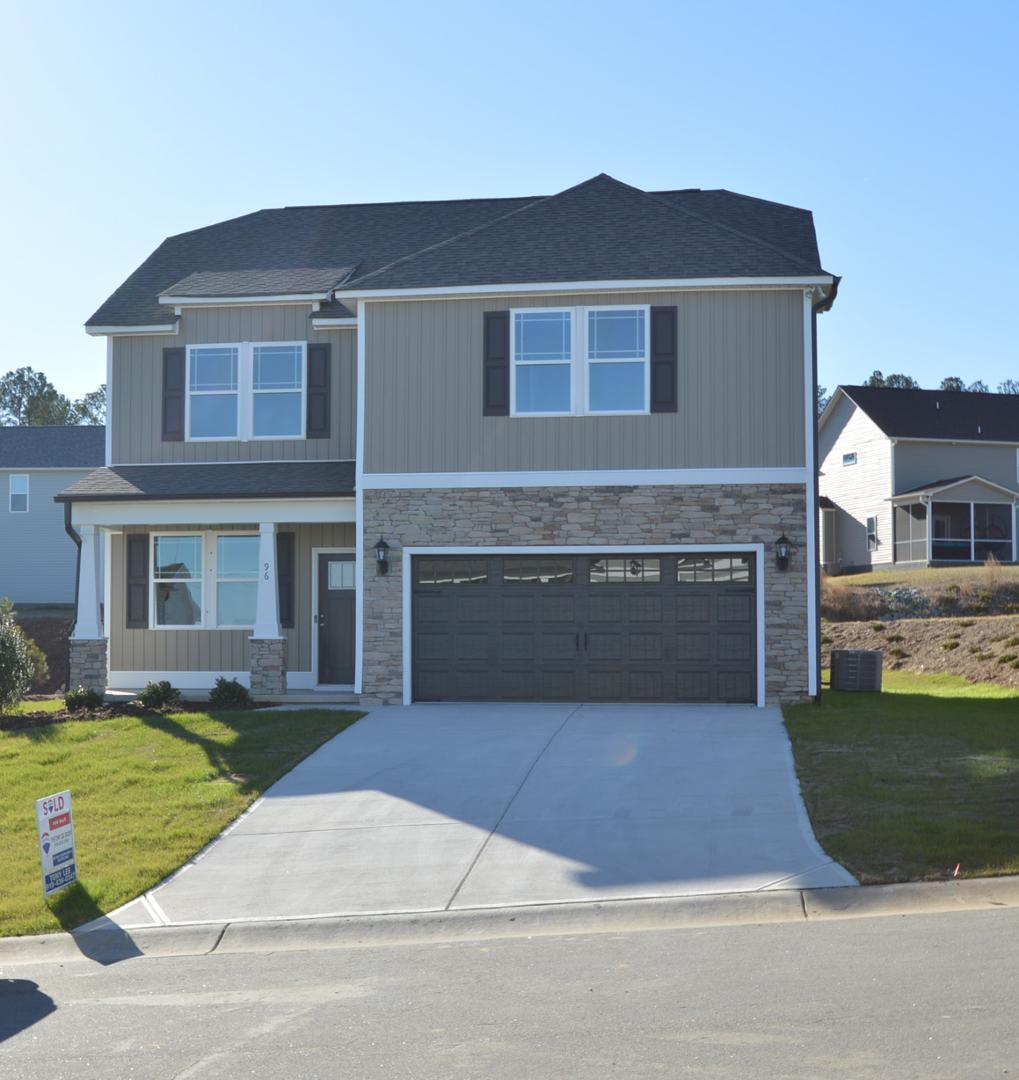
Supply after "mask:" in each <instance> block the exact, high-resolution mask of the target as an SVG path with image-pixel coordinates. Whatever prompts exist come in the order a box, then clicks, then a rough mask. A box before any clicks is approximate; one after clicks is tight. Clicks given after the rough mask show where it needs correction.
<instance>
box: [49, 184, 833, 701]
mask: <svg viewBox="0 0 1019 1080" xmlns="http://www.w3.org/2000/svg"><path fill="white" fill-rule="evenodd" d="M836 286H837V279H835V278H833V277H832V275H831V274H828V273H826V272H825V271H824V270H823V269H822V268H821V264H820V261H819V258H818V253H817V245H816V241H815V237H814V227H813V221H812V218H811V215H810V213H809V212H808V211H805V210H799V209H795V208H793V207H789V206H782V205H779V204H776V203H771V202H765V201H762V200H758V199H753V198H748V197H746V196H743V195H736V194H733V193H731V192H727V191H699V190H682V191H664V192H653V193H649V192H644V191H641V190H639V189H637V188H633V187H630V186H628V185H626V184H622V183H620V182H618V181H616V180H614V179H612V178H611V177H608V176H604V175H603V176H597V177H595V178H593V179H591V180H588V181H586V182H585V183H582V184H579V185H578V186H576V187H573V188H569V189H567V190H566V191H563V192H560V193H559V194H558V195H554V196H551V197H533V196H531V197H527V198H516V199H476V200H463V201H454V202H422V203H382V204H369V205H352V206H309V207H294V208H287V209H279V210H263V211H259V212H258V213H254V214H249V215H247V216H245V217H241V218H236V219H234V220H231V221H226V222H223V223H221V224H218V225H212V226H210V227H207V228H204V229H198V230H196V231H194V232H189V233H183V234H181V235H179V236H174V237H171V238H170V239H168V240H166V241H165V242H164V243H163V244H162V245H161V246H160V247H159V248H158V249H157V250H156V251H155V252H154V253H153V254H152V255H151V256H150V257H149V258H148V259H147V260H146V261H145V263H144V264H143V265H142V266H141V267H140V268H139V269H138V270H136V271H135V272H134V273H133V274H132V275H131V276H130V277H129V278H128V279H127V280H126V281H125V283H124V284H123V285H122V286H121V287H120V288H119V289H117V291H116V292H115V293H114V294H113V295H112V296H111V297H110V299H109V300H107V301H106V303H105V304H103V306H102V307H101V308H100V309H99V310H98V311H97V312H96V313H95V315H93V316H92V318H91V319H90V320H89V322H88V326H87V328H88V331H89V333H91V334H96V335H106V336H107V337H108V340H109V352H108V356H109V372H108V379H107V382H108V385H109V387H110V405H109V417H110V421H109V422H110V426H111V433H110V451H109V458H108V461H107V463H106V467H105V468H103V469H100V470H98V471H97V472H95V473H94V474H92V475H91V476H90V477H88V478H86V479H85V480H83V481H81V482H79V483H77V484H74V485H71V486H70V487H69V488H68V489H67V490H66V491H65V492H64V493H63V494H62V495H61V496H60V498H61V499H62V500H63V501H65V502H67V503H68V504H69V505H70V506H71V518H72V522H73V524H74V527H75V529H76V530H77V532H78V534H79V535H80V537H81V543H82V551H83V558H82V562H83V566H89V567H92V566H95V565H96V564H95V560H94V559H93V558H92V557H91V554H90V553H91V551H92V550H93V549H95V548H96V547H97V546H98V545H101V546H104V547H105V548H106V550H107V551H108V553H109V557H108V560H107V565H108V566H109V567H110V573H109V574H108V575H107V576H106V579H105V581H103V580H101V579H99V578H97V577H96V576H94V575H91V574H86V573H83V574H82V578H81V589H80V597H79V608H78V622H77V625H76V627H75V632H74V639H73V642H72V662H73V663H74V664H75V672H76V674H74V675H72V681H76V680H78V681H86V680H82V679H81V674H80V673H84V674H85V676H86V679H87V680H90V681H93V682H94V681H95V676H94V675H92V674H90V670H91V671H93V672H94V671H97V670H102V671H107V670H108V679H109V683H110V685H112V686H114V687H129V688H131V687H137V686H139V685H141V684H143V683H144V682H145V681H146V680H148V679H154V678H166V679H169V680H171V681H172V682H174V683H176V684H177V685H178V686H182V687H205V686H209V685H210V684H211V683H212V681H213V680H214V679H215V678H216V677H217V676H218V675H220V674H225V675H227V676H230V677H236V678H238V679H239V680H241V681H244V682H250V684H251V685H252V686H253V687H254V688H255V690H256V691H257V692H259V693H269V692H279V691H281V690H283V689H284V688H289V689H291V690H302V691H309V690H314V689H324V688H337V687H345V688H349V689H350V690H351V691H352V692H356V693H358V694H360V695H361V698H362V700H363V701H365V702H379V701H384V702H392V701H406V702H409V701H413V700H444V699H470V700H493V701H619V702H625V701H746V702H757V703H764V702H766V701H767V702H774V701H779V700H794V699H802V698H804V697H806V696H807V695H810V694H814V693H816V691H817V678H818V664H817V652H818V650H817V634H816V584H817V583H816V578H817V569H816V568H817V557H816V522H817V512H816V502H815V494H814V491H815V469H814V449H815V443H814V434H815V413H814V400H815V389H814V388H815V381H816V380H815V376H814V366H813V348H814V319H815V316H816V314H817V313H818V312H819V311H824V310H826V309H827V308H828V307H829V306H830V305H831V303H832V301H833V299H834V296H835V290H836ZM779 541H781V544H779ZM787 542H788V543H789V544H790V550H789V551H788V552H787V551H786V543H787ZM779 548H781V550H778V549H779ZM786 556H788V558H786ZM779 562H782V563H783V566H784V568H779V565H778V564H779ZM104 595H105V598H106V605H105V610H106V612H107V613H108V618H107V621H106V624H105V625H103V624H102V623H101V622H100V618H99V613H98V611H99V604H100V601H101V600H102V598H103V596H104Z"/></svg>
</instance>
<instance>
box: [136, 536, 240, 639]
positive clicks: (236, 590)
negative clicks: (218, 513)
mask: <svg viewBox="0 0 1019 1080" xmlns="http://www.w3.org/2000/svg"><path fill="white" fill-rule="evenodd" d="M206 578H207V579H208V582H207V583H206ZM149 584H150V587H151V589H152V605H151V611H152V620H151V625H152V628H153V629H156V630H181V629H203V628H204V629H214V628H215V629H221V630H227V629H235V630H241V629H248V628H250V627H252V626H254V624H255V608H256V604H257V598H258V537H257V536H255V535H252V534H250V533H219V534H217V533H212V532H198V533H157V534H155V535H154V536H153V537H152V577H151V581H150V583H149Z"/></svg>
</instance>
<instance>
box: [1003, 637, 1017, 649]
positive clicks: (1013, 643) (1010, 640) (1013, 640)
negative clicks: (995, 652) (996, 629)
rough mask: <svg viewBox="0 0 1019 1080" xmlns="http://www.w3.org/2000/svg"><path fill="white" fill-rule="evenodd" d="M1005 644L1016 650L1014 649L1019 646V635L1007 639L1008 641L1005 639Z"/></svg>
mask: <svg viewBox="0 0 1019 1080" xmlns="http://www.w3.org/2000/svg"><path fill="white" fill-rule="evenodd" d="M1005 644H1006V645H1010V646H1012V647H1013V648H1014V647H1015V646H1016V645H1019V635H1016V636H1015V637H1010V638H1006V639H1005Z"/></svg>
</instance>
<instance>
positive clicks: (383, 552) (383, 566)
mask: <svg viewBox="0 0 1019 1080" xmlns="http://www.w3.org/2000/svg"><path fill="white" fill-rule="evenodd" d="M375 568H376V570H378V572H379V573H380V574H387V573H389V545H388V544H387V543H386V542H385V540H383V539H382V537H381V536H380V537H379V542H378V543H377V544H376V545H375Z"/></svg>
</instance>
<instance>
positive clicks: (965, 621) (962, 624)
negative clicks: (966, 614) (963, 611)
mask: <svg viewBox="0 0 1019 1080" xmlns="http://www.w3.org/2000/svg"><path fill="white" fill-rule="evenodd" d="M959 626H960V628H961V629H963V630H965V628H966V627H967V626H976V623H975V622H974V620H973V619H960V620H959Z"/></svg>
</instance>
